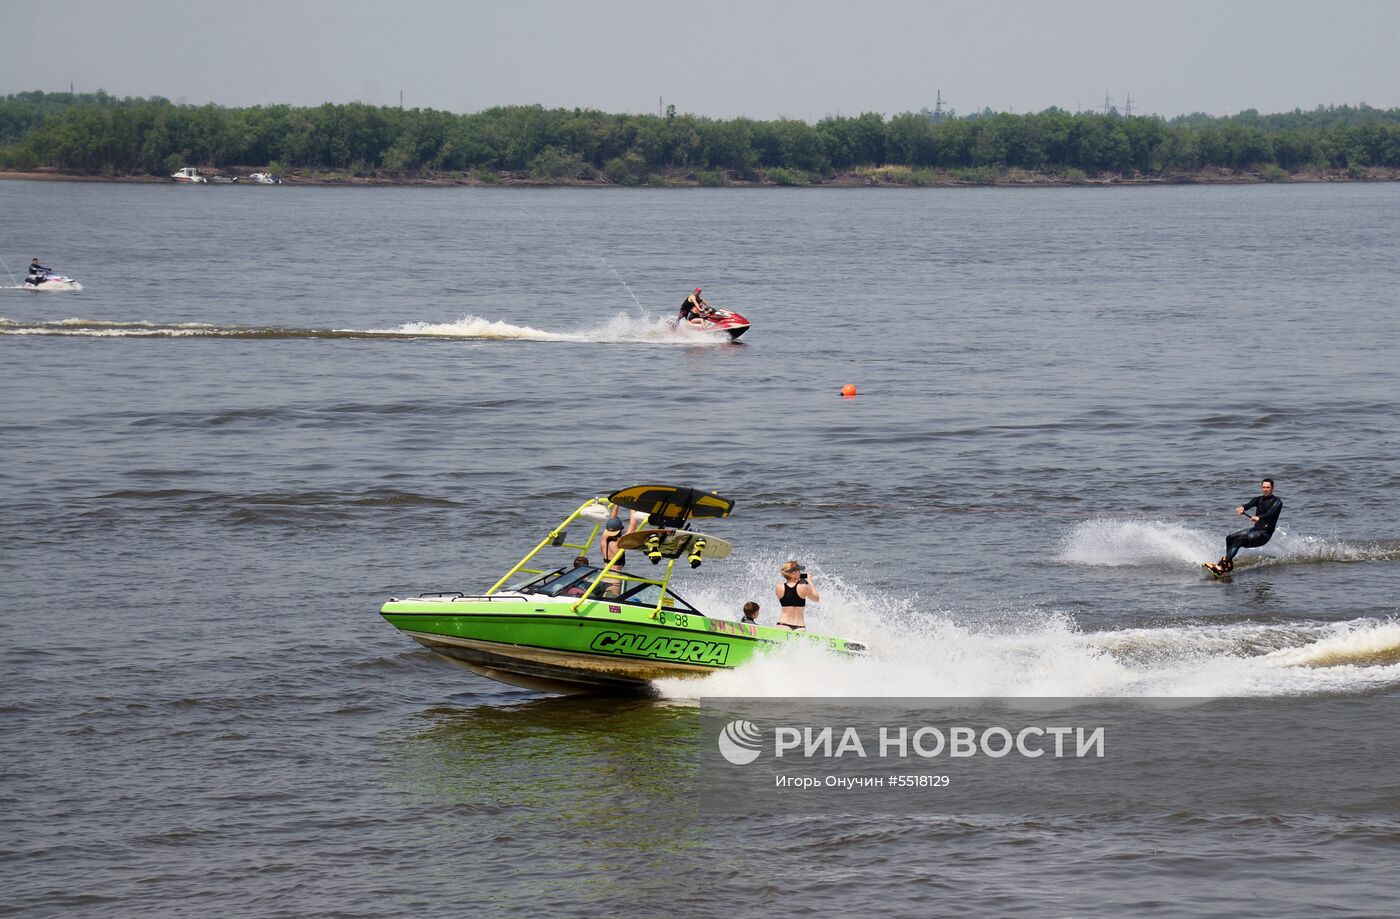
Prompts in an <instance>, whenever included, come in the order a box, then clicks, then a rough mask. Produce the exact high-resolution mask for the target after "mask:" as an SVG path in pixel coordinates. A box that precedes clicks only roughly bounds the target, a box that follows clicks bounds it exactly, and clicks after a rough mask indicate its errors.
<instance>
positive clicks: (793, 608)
mask: <svg viewBox="0 0 1400 919" xmlns="http://www.w3.org/2000/svg"><path fill="white" fill-rule="evenodd" d="M779 571H780V572H781V574H782V576H783V580H782V583H780V584H775V585H774V586H773V592H774V593H776V594H777V595H778V625H780V626H782V627H783V628H785V629H792V630H793V631H794V632H805V631H806V630H807V618H806V614H807V601H808V600H810V601H812V602H813V603H820V602H821V600H822V598H821V595H820V594H818V593H817V589H816V588H815V587H813V586H812V581H811V579H810V578H808V577H807V569H806V568H804V567H802V563H801V562H797V561H787V562H783V567H782V568H781V569H779Z"/></svg>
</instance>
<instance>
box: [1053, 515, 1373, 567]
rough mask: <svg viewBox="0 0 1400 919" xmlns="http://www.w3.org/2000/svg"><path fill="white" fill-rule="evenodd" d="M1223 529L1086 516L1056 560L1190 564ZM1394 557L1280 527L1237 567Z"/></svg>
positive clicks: (1212, 552) (1207, 552)
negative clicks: (1291, 531) (1209, 529)
mask: <svg viewBox="0 0 1400 919" xmlns="http://www.w3.org/2000/svg"><path fill="white" fill-rule="evenodd" d="M1240 528H1241V527H1239V526H1235V527H1233V529H1240ZM1228 529H1230V528H1229V527H1222V528H1220V529H1219V530H1217V531H1212V532H1206V531H1204V530H1198V529H1194V528H1191V527H1188V526H1184V525H1182V524H1180V523H1174V522H1171V521H1162V520H1112V519H1094V520H1086V521H1084V522H1082V523H1079V524H1077V525H1075V527H1074V528H1073V529H1072V530H1070V532H1069V534H1068V535H1067V536H1066V537H1065V539H1064V542H1063V545H1062V546H1061V551H1060V556H1059V560H1060V561H1062V562H1066V563H1068V564H1071V565H1093V566H1103V567H1115V568H1116V567H1126V566H1141V567H1146V566H1154V565H1158V566H1160V565H1190V566H1196V565H1199V564H1201V563H1202V562H1208V561H1214V560H1215V559H1216V558H1217V557H1218V556H1219V555H1220V553H1221V551H1222V550H1223V548H1224V543H1225V533H1226V532H1227V531H1228ZM1395 560H1400V546H1387V545H1372V546H1358V545H1353V544H1351V543H1345V542H1334V541H1331V540H1325V539H1320V538H1318V537H1315V536H1294V535H1292V534H1290V533H1289V532H1288V531H1286V530H1283V529H1280V530H1278V531H1277V532H1276V533H1275V534H1274V538H1273V539H1272V540H1270V541H1269V543H1268V544H1267V545H1265V546H1262V547H1260V548H1258V549H1251V550H1249V554H1248V556H1246V557H1245V560H1244V561H1243V562H1239V563H1237V566H1238V567H1243V566H1247V565H1251V564H1253V565H1268V564H1274V565H1277V564H1289V563H1299V562H1362V561H1395Z"/></svg>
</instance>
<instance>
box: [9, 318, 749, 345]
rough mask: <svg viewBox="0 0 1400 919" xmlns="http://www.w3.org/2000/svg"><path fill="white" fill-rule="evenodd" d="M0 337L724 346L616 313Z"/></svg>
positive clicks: (82, 326)
mask: <svg viewBox="0 0 1400 919" xmlns="http://www.w3.org/2000/svg"><path fill="white" fill-rule="evenodd" d="M0 335H68V336H85V337H93V338H192V337H193V338H237V339H261V338H269V339H296V338H309V339H318V338H342V339H347V338H348V339H373V340H386V339H387V340H394V339H405V340H422V339H425V338H441V339H459V340H463V341H558V342H577V343H585V344H587V343H592V344H657V345H680V346H687V347H693V346H696V345H720V344H729V343H730V338H729V335H728V334H726V333H724V332H702V331H697V330H695V329H690V328H684V329H677V328H675V327H674V326H672V325H671V324H670V323H668V322H666V320H664V319H655V318H653V317H651V316H650V315H647V314H646V313H645V312H644V313H643V314H642V315H641V316H630V315H628V314H626V313H618V314H617V315H616V316H614V317H612V318H611V319H609V320H607V321H606V322H605V323H603V324H602V325H601V326H597V327H594V328H589V329H584V330H582V331H577V332H551V331H547V330H544V329H537V328H534V327H533V326H527V325H515V324H513V323H509V322H505V321H502V320H492V319H484V318H482V317H480V316H463V317H462V318H461V319H458V320H456V321H454V322H445V323H432V322H405V323H403V324H401V325H397V326H394V327H393V328H383V329H306V328H294V327H281V326H240V325H214V324H210V323H203V322H179V323H154V322H146V321H131V322H108V321H103V320H97V319H62V320H58V321H55V322H43V321H34V322H30V321H21V320H12V319H0Z"/></svg>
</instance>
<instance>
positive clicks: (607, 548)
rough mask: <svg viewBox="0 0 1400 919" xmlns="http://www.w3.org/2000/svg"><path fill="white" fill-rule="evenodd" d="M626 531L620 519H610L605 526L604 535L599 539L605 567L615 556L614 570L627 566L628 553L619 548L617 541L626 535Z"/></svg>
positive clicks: (599, 548)
mask: <svg viewBox="0 0 1400 919" xmlns="http://www.w3.org/2000/svg"><path fill="white" fill-rule="evenodd" d="M625 529H626V527H625V525H624V524H623V522H622V518H620V517H609V518H608V522H607V523H605V524H603V535H602V536H600V537H599V538H598V551H599V552H601V553H602V555H603V564H604V565H606V564H607V563H608V562H611V561H612V560H613V557H614V556H616V557H617V563H616V564H614V565H613V567H614V568H621V567H623V566H624V565H626V564H627V553H626V551H624V550H622V549H619V548H618V547H617V541H618V540H619V539H621V538H622V537H623V536H624V535H626V534H625V532H624V531H625Z"/></svg>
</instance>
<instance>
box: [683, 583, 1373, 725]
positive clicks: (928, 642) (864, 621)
mask: <svg viewBox="0 0 1400 919" xmlns="http://www.w3.org/2000/svg"><path fill="white" fill-rule="evenodd" d="M772 568H773V565H772V564H771V563H765V564H763V565H760V566H755V568H754V570H753V571H752V572H751V574H750V575H749V576H747V577H745V578H744V579H743V583H742V586H743V587H744V588H745V593H743V594H741V593H737V592H734V590H733V588H732V587H730V588H728V589H726V590H725V591H723V592H722V593H715V594H712V595H710V596H705V595H703V593H697V595H696V596H695V597H694V598H693V599H694V600H699V601H700V605H701V606H702V608H704V607H709V608H713V609H721V610H735V611H737V610H738V609H739V608H740V607H741V606H742V604H743V602H744V600H746V599H749V598H751V597H754V596H757V597H760V598H765V597H766V598H768V599H767V600H766V601H761V602H763V607H764V608H763V612H762V613H761V614H760V615H761V618H762V620H763V621H764V622H771V621H772V615H773V611H774V608H773V604H772V598H771V594H772V587H771V586H768V584H767V577H766V575H767V573H768V572H771V570H772ZM821 585H822V588H821V590H822V603H821V605H820V606H819V607H817V609H816V613H815V615H813V616H811V617H809V623H808V624H809V628H811V629H812V630H813V631H814V632H817V633H819V634H829V635H840V636H843V637H846V638H850V639H853V640H857V641H862V642H864V643H865V644H866V645H867V646H868V647H869V648H870V652H869V653H868V654H867V655H866V656H864V657H856V658H847V657H839V656H836V655H832V654H830V653H829V652H827V651H826V650H824V649H823V648H821V647H818V646H805V645H801V644H791V645H789V646H785V647H781V648H779V649H776V650H775V651H773V652H771V653H769V654H766V655H763V656H760V657H759V658H758V659H756V660H754V661H752V662H750V663H748V664H746V665H745V666H743V667H741V668H738V669H736V670H727V671H721V672H719V673H715V674H713V675H712V676H710V677H708V678H706V679H705V680H697V681H693V682H692V681H687V680H667V681H663V682H661V683H660V684H659V689H660V690H661V692H662V694H663V695H665V696H667V697H670V698H677V699H695V698H700V697H703V696H757V697H781V696H801V697H901V696H903V697H922V698H930V697H939V696H964V697H967V696H1022V697H1024V696H1047V697H1081V696H1094V697H1129V696H1168V697H1201V696H1206V697H1218V696H1263V697H1274V696H1313V695H1355V694H1363V693H1375V692H1385V691H1395V690H1397V689H1400V620H1396V619H1371V618H1362V619H1355V620H1352V621H1349V622H1323V621H1300V622H1287V623H1255V622H1236V623H1226V624H1221V623H1218V622H1189V621H1187V622H1182V623H1179V624H1172V625H1166V626H1158V627H1152V628H1134V629H1115V630H1105V631H1097V632H1089V631H1083V630H1082V629H1080V628H1079V626H1078V625H1077V624H1076V623H1075V622H1074V620H1073V618H1072V617H1070V616H1068V615H1065V614H1062V613H1046V612H1043V611H1037V610H1029V611H1025V612H1023V613H1019V614H1003V615H999V616H994V617H987V616H981V617H969V616H965V615H960V614H957V613H955V612H953V611H949V610H930V609H927V608H926V607H923V606H920V605H916V604H915V603H914V601H909V600H895V599H892V598H887V597H880V596H871V595H870V594H868V593H866V592H865V591H862V590H861V589H859V588H856V587H854V586H852V585H850V584H847V583H842V582H841V580H840V579H839V578H834V577H832V576H829V575H823V576H822V577H821ZM764 590H766V591H767V593H764V592H763V591H764Z"/></svg>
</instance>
